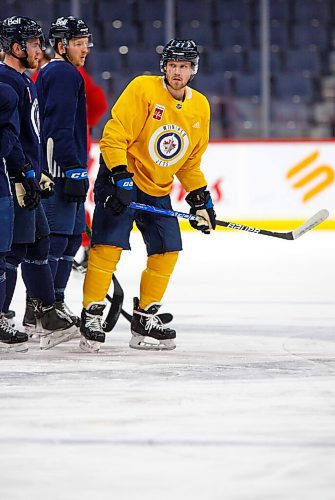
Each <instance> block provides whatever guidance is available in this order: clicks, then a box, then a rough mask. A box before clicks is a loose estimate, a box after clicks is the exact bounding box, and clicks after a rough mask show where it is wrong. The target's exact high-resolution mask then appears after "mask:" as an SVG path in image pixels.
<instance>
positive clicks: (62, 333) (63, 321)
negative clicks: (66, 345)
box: [32, 299, 78, 349]
mask: <svg viewBox="0 0 335 500" xmlns="http://www.w3.org/2000/svg"><path fill="white" fill-rule="evenodd" d="M32 302H33V305H34V311H35V317H36V327H37V328H38V330H39V331H40V332H41V333H40V349H51V347H54V346H56V345H57V344H60V343H61V342H67V341H68V340H70V339H72V338H73V337H74V336H75V335H76V333H77V331H78V328H77V327H76V325H75V324H74V323H73V322H72V321H71V320H70V318H68V316H65V314H63V313H62V312H61V311H58V310H57V309H56V307H55V305H51V306H43V305H42V302H41V301H40V300H39V299H32Z"/></svg>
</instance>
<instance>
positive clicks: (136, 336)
mask: <svg viewBox="0 0 335 500" xmlns="http://www.w3.org/2000/svg"><path fill="white" fill-rule="evenodd" d="M160 306H161V304H159V303H158V302H157V303H152V304H149V305H148V306H147V307H146V308H145V309H140V308H139V300H138V298H137V297H135V298H134V312H133V318H132V321H131V333H132V337H131V339H130V342H129V347H132V348H133V349H142V350H154V351H163V350H171V349H175V348H176V343H175V338H176V332H175V330H172V329H171V328H167V327H166V326H165V325H164V323H163V322H162V321H161V319H160V318H159V316H158V315H157V312H158V310H159V308H160Z"/></svg>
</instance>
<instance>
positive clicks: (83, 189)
mask: <svg viewBox="0 0 335 500" xmlns="http://www.w3.org/2000/svg"><path fill="white" fill-rule="evenodd" d="M88 188H89V183H88V178H87V168H84V167H74V168H70V169H68V170H66V171H65V183H64V197H65V199H66V201H68V202H69V203H72V202H74V203H84V202H85V200H86V194H87V191H88Z"/></svg>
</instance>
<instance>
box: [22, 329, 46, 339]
mask: <svg viewBox="0 0 335 500" xmlns="http://www.w3.org/2000/svg"><path fill="white" fill-rule="evenodd" d="M23 326H24V331H25V333H26V334H27V335H28V337H29V342H39V341H40V335H41V333H42V330H41V329H38V328H36V326H34V325H31V326H30V325H23Z"/></svg>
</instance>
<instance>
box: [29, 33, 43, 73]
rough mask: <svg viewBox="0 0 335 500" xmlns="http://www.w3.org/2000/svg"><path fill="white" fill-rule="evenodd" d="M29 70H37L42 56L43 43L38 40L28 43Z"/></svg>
mask: <svg viewBox="0 0 335 500" xmlns="http://www.w3.org/2000/svg"><path fill="white" fill-rule="evenodd" d="M26 52H27V62H28V68H30V69H37V68H38V62H39V60H40V57H41V55H42V49H41V42H40V40H39V39H38V38H34V39H32V40H28V41H27V42H26Z"/></svg>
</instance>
